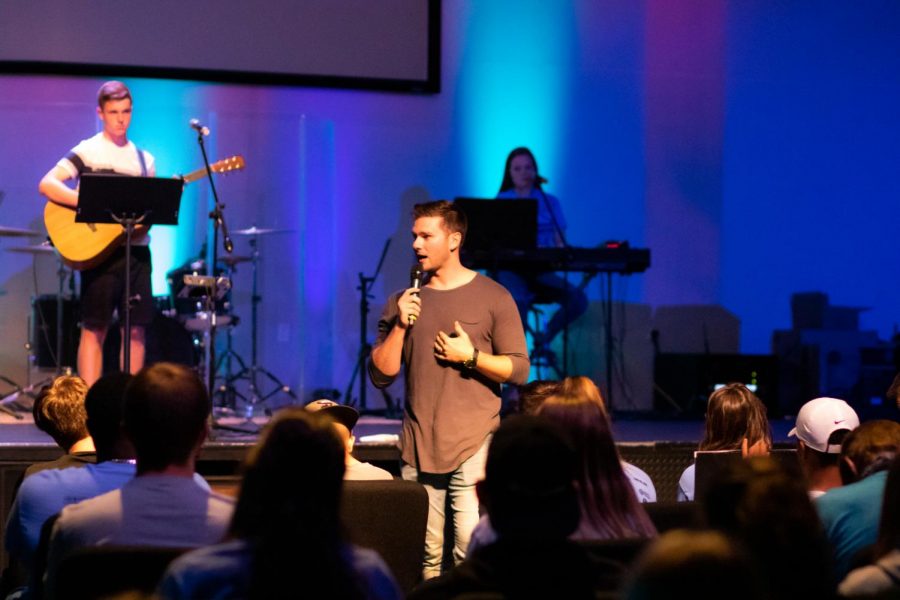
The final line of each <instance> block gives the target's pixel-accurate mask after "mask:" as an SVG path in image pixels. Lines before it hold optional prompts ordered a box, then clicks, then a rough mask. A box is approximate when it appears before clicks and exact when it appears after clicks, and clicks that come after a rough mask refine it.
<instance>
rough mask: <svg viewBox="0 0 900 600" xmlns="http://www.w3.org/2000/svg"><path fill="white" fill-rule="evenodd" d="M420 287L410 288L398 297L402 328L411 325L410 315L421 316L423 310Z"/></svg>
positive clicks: (416, 317)
mask: <svg viewBox="0 0 900 600" xmlns="http://www.w3.org/2000/svg"><path fill="white" fill-rule="evenodd" d="M421 291H422V290H421V289H419V288H408V289H407V290H405V291H404V292H403V294H401V295H400V297H399V298H398V299H397V312H398V314H399V315H400V319H399V325H400V327H401V328H402V329H406V328H407V327H409V326H410V322H409V318H410V316H412V317H414V318H415V319H418V318H419V314H420V313H421V312H422V299H421V298H420V297H419V292H421Z"/></svg>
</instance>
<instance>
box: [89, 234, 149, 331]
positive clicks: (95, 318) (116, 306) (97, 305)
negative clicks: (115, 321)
mask: <svg viewBox="0 0 900 600" xmlns="http://www.w3.org/2000/svg"><path fill="white" fill-rule="evenodd" d="M150 271H151V266H150V248H149V247H147V246H133V247H132V248H131V296H132V298H136V301H135V302H134V304H132V306H131V324H132V325H140V326H147V325H149V324H150V323H152V322H153V290H152V288H151V283H150ZM124 300H125V248H117V249H116V250H115V252H113V253H112V255H111V256H110V257H109V258H107V259H106V260H105V261H103V262H102V263H101V264H100V265H99V266H98V267H96V268H93V269H87V270H86V271H82V272H81V324H82V326H83V327H86V328H87V329H104V328H106V327H109V325H110V323H112V318H113V311H115V310H118V311H119V321H120V322H122V324H124V322H125V312H124V311H125V303H124Z"/></svg>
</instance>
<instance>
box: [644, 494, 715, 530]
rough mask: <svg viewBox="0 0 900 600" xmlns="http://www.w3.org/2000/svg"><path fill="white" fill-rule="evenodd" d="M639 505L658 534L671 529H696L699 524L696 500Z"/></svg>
mask: <svg viewBox="0 0 900 600" xmlns="http://www.w3.org/2000/svg"><path fill="white" fill-rule="evenodd" d="M641 506H643V507H644V509H645V510H646V511H647V514H648V515H649V516H650V520H651V521H653V525H654V527H656V531H657V532H659V534H660V535H662V534H663V533H665V532H667V531H669V530H671V529H697V528H699V527H700V526H701V519H700V514H699V511H698V510H697V503H696V502H648V503H646V504H642V505H641Z"/></svg>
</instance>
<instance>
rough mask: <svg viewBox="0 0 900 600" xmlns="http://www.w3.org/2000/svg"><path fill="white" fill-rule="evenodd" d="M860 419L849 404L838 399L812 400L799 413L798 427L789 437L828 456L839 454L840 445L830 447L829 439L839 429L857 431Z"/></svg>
mask: <svg viewBox="0 0 900 600" xmlns="http://www.w3.org/2000/svg"><path fill="white" fill-rule="evenodd" d="M857 427H859V417H858V416H857V415H856V411H855V410H853V407H851V406H850V405H849V404H847V403H846V402H844V401H843V400H838V399H837V398H816V399H815V400H810V401H809V402H807V403H806V404H804V405H803V406H802V407H801V408H800V412H799V413H797V426H796V427H794V428H793V429H791V431H790V433H788V435H789V436H796V437H797V438H798V439H800V440H802V441H803V443H804V444H806V445H807V446H809V447H810V448H812V449H813V450H817V451H818V452H824V453H827V454H838V453H840V451H841V445H840V444H831V445H830V446H829V445H828V438H829V437H830V436H831V434H832V433H834V432H835V431H837V430H839V429H850V430H853V429H856V428H857Z"/></svg>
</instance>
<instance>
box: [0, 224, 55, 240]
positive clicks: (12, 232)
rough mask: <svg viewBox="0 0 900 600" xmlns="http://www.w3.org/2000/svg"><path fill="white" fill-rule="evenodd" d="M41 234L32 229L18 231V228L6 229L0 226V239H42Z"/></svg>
mask: <svg viewBox="0 0 900 600" xmlns="http://www.w3.org/2000/svg"><path fill="white" fill-rule="evenodd" d="M43 235H44V234H43V233H41V232H40V231H35V230H33V229H20V228H19V227H6V226H4V225H0V237H43Z"/></svg>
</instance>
